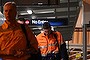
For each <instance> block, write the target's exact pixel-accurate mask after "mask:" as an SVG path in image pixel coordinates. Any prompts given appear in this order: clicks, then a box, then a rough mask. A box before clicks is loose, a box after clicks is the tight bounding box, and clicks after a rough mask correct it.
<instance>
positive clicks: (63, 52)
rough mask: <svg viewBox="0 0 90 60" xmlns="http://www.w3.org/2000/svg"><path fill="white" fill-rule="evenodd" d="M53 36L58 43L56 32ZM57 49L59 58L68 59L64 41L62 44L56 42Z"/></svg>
mask: <svg viewBox="0 0 90 60" xmlns="http://www.w3.org/2000/svg"><path fill="white" fill-rule="evenodd" d="M54 37H55V39H56V41H57V43H58V40H57V34H54ZM58 49H59V56H60V59H63V60H69V57H68V54H67V48H66V43H65V42H64V43H63V44H60V45H59V43H58Z"/></svg>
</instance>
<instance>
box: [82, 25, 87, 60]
mask: <svg viewBox="0 0 90 60" xmlns="http://www.w3.org/2000/svg"><path fill="white" fill-rule="evenodd" d="M83 60H87V25H86V24H83Z"/></svg>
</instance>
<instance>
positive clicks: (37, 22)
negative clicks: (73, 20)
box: [30, 18, 68, 26]
mask: <svg viewBox="0 0 90 60" xmlns="http://www.w3.org/2000/svg"><path fill="white" fill-rule="evenodd" d="M44 22H49V23H50V24H51V26H63V25H68V18H59V19H32V20H30V25H37V26H40V25H42V24H43V23H44Z"/></svg>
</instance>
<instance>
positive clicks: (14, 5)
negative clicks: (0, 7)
mask: <svg viewBox="0 0 90 60" xmlns="http://www.w3.org/2000/svg"><path fill="white" fill-rule="evenodd" d="M9 4H11V5H12V6H13V7H15V8H16V3H15V2H6V3H5V4H4V7H5V6H6V5H9Z"/></svg>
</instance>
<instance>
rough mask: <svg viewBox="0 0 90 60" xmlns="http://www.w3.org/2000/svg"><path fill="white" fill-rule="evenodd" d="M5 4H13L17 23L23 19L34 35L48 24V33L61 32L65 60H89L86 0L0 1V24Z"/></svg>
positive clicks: (89, 2) (89, 0) (88, 5)
mask: <svg viewBox="0 0 90 60" xmlns="http://www.w3.org/2000/svg"><path fill="white" fill-rule="evenodd" d="M7 1H14V2H16V4H17V10H18V14H17V17H16V18H17V20H18V18H24V19H25V23H26V24H28V25H29V27H30V28H31V29H32V31H33V33H34V34H35V36H36V35H37V34H39V33H40V32H41V24H43V23H44V22H46V21H47V22H50V24H51V26H52V30H54V31H60V32H61V33H62V35H63V38H64V40H65V41H66V44H67V46H66V47H67V50H68V54H69V60H90V26H89V25H90V18H89V17H90V0H0V25H2V24H3V22H4V21H5V18H4V16H3V4H4V3H5V2H7Z"/></svg>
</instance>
